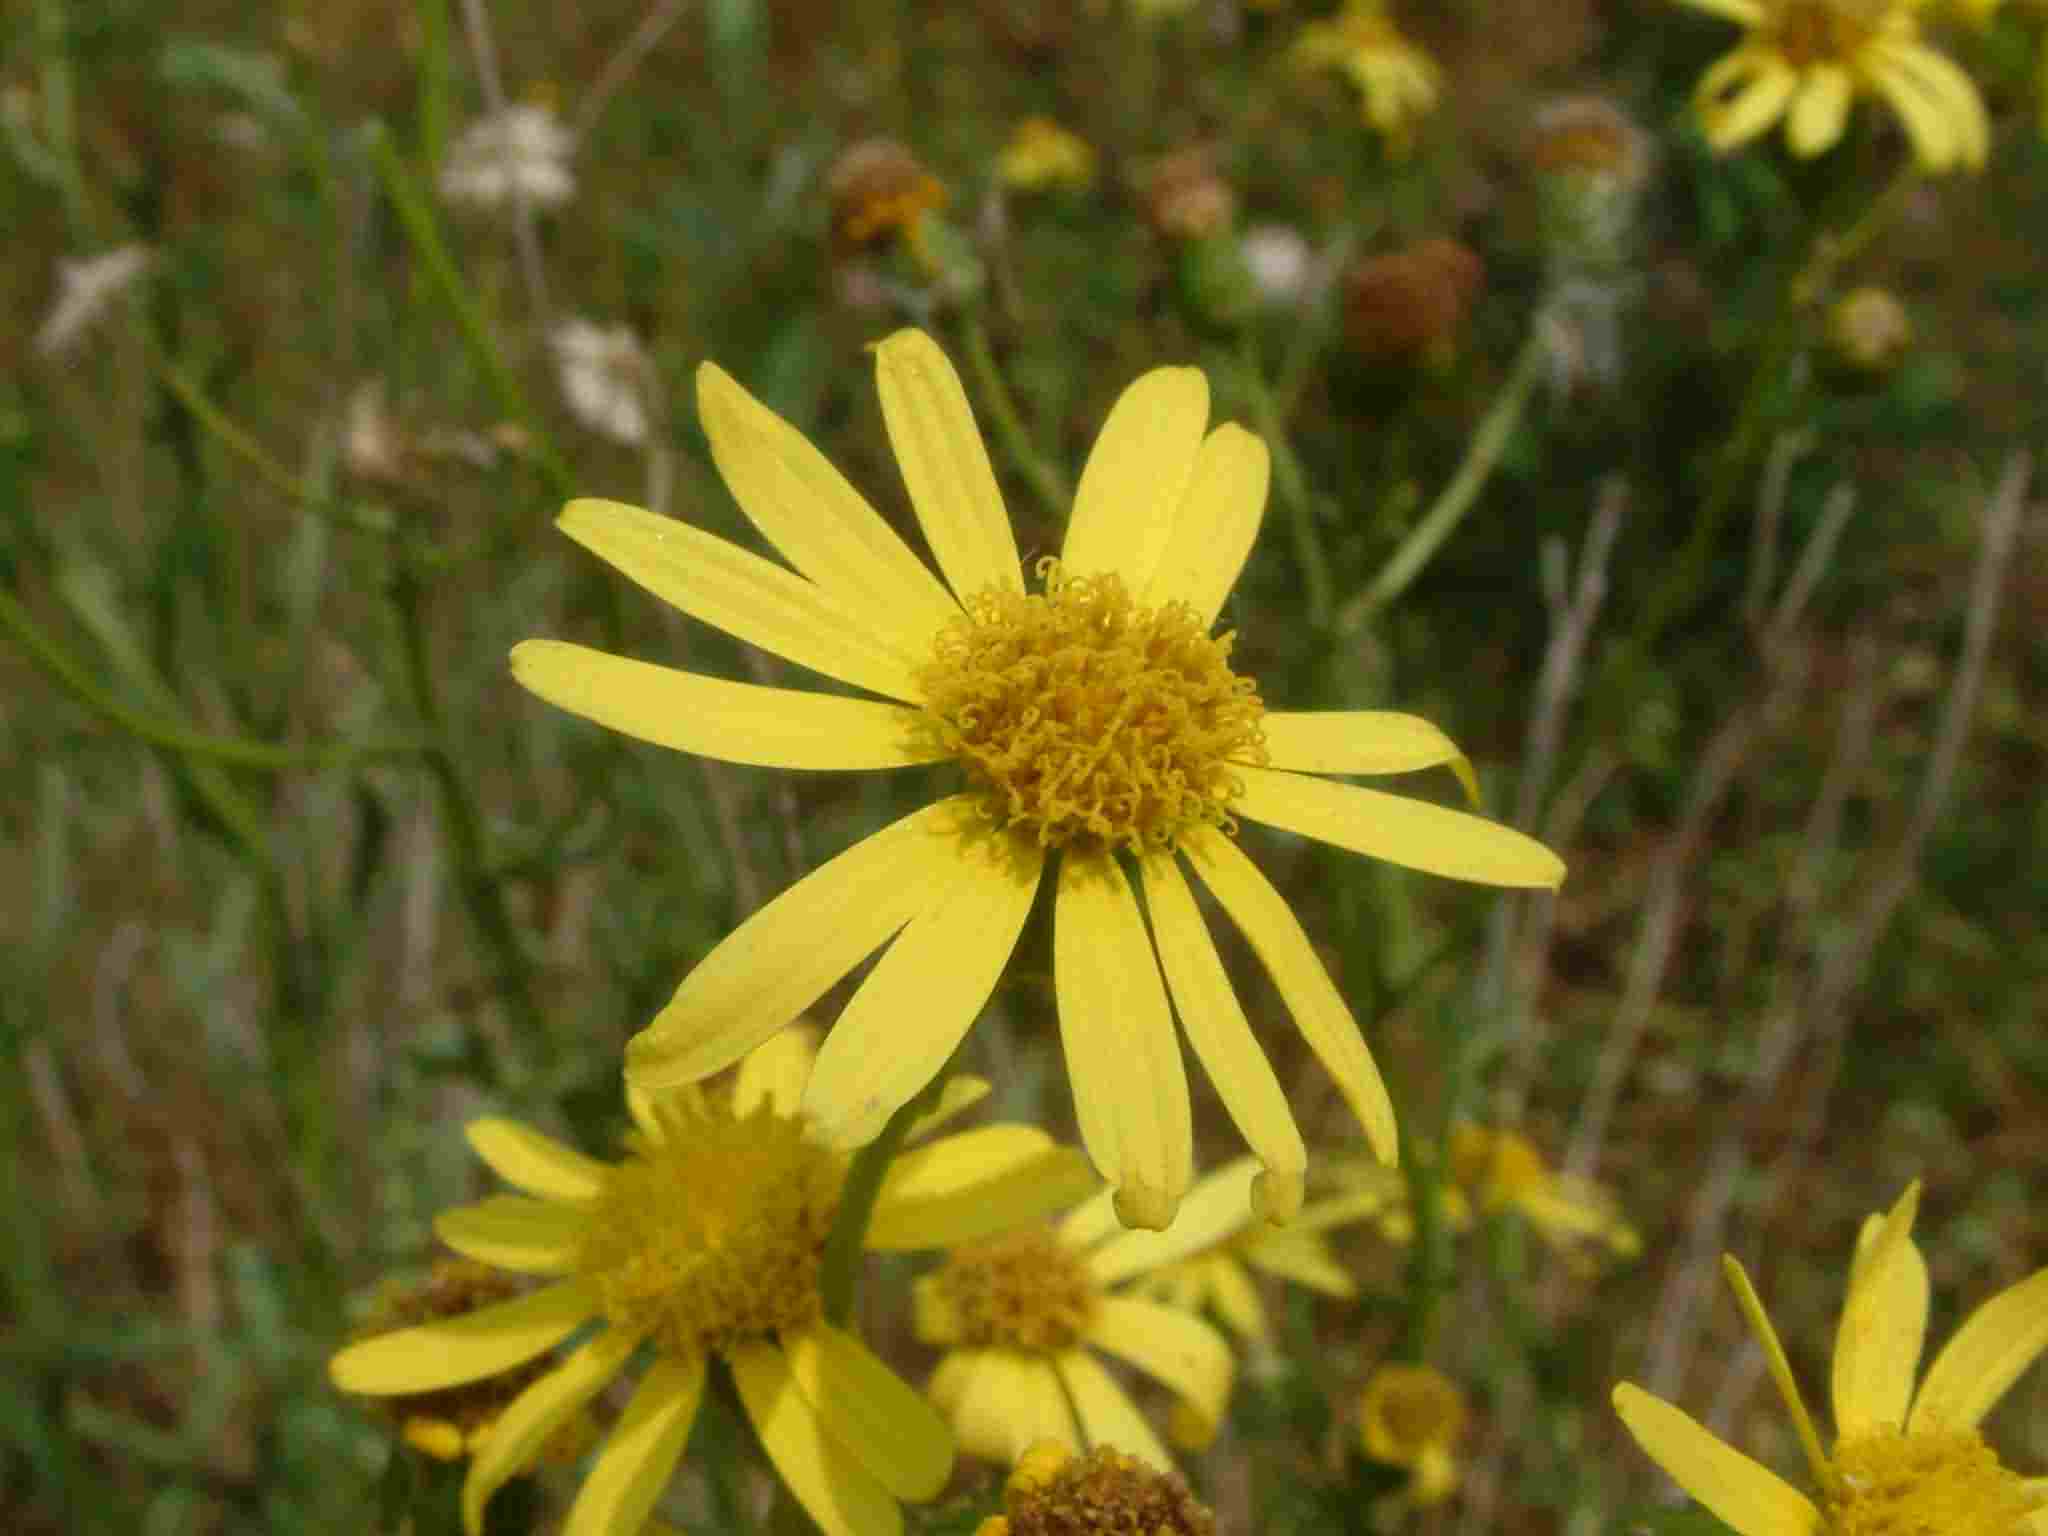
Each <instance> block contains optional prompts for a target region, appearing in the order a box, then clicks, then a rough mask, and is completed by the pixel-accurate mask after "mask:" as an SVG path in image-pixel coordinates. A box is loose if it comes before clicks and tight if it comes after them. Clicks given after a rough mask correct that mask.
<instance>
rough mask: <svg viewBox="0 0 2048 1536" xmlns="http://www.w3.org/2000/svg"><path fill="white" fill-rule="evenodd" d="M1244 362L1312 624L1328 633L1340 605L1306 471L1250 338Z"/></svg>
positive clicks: (1246, 383) (1254, 416)
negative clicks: (1285, 514) (1304, 471)
mask: <svg viewBox="0 0 2048 1536" xmlns="http://www.w3.org/2000/svg"><path fill="white" fill-rule="evenodd" d="M1241 361H1242V364H1243V367H1242V370H1241V371H1242V374H1243V378H1244V387H1245V390H1246V392H1247V393H1248V394H1249V395H1250V397H1251V409H1252V420H1253V422H1254V423H1255V424H1256V425H1257V426H1258V429H1259V436H1260V437H1262V438H1264V439H1265V441H1266V450H1267V452H1268V453H1270V454H1271V455H1272V458H1273V487H1274V489H1275V490H1277V491H1278V492H1279V493H1280V505H1281V507H1282V508H1283V509H1285V511H1286V513H1287V531H1288V533H1289V535H1290V536H1291V537H1292V538H1293V541H1294V560H1295V564H1296V565H1297V566H1299V567H1300V570H1301V582H1302V587H1303V591H1304V595H1305V597H1306V598H1307V601H1308V618H1309V623H1311V624H1312V625H1314V626H1315V627H1316V628H1317V629H1318V630H1322V629H1327V628H1328V627H1329V623H1330V614H1331V611H1332V610H1333V608H1334V607H1335V605H1336V601H1337V588H1336V583H1335V581H1334V579H1333V578H1332V577H1331V575H1330V557H1329V552H1328V551H1327V550H1325V549H1324V548H1323V531H1322V528H1321V527H1320V526H1319V525H1318V524H1317V522H1316V505H1315V498H1314V497H1313V496H1312V495H1311V494H1310V492H1309V488H1308V476H1307V475H1305V474H1304V473H1303V472H1302V468H1301V460H1300V459H1299V458H1298V457H1297V456H1296V455H1295V452H1294V443H1293V440H1292V439H1291V438H1289V437H1288V435H1287V416H1286V412H1285V410H1284V409H1283V407H1282V405H1281V399H1282V397H1281V396H1280V395H1279V393H1278V392H1277V391H1275V390H1273V389H1271V388H1268V387H1267V384H1266V376H1265V374H1264V372H1263V371H1262V370H1261V369H1260V367H1259V360H1258V357H1257V354H1256V352H1255V351H1254V348H1253V344H1252V339H1251V336H1250V334H1249V333H1247V334H1246V337H1245V342H1244V348H1243V357H1242V359H1241Z"/></svg>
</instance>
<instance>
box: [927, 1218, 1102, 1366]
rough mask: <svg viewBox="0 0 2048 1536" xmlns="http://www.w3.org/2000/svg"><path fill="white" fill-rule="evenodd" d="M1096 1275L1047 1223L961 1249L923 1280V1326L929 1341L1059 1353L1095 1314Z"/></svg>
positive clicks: (1083, 1330)
mask: <svg viewBox="0 0 2048 1536" xmlns="http://www.w3.org/2000/svg"><path fill="white" fill-rule="evenodd" d="M1097 1294H1098V1293H1097V1291H1096V1286H1095V1278H1094V1276H1092V1275H1090V1274H1089V1273H1088V1266H1087V1265H1086V1264H1085V1263H1084V1262H1083V1261H1082V1258H1081V1256H1080V1255H1079V1254H1078V1253H1075V1252H1074V1251H1073V1250H1072V1249H1070V1248H1067V1247H1065V1246H1064V1245H1063V1244H1062V1243H1061V1242H1060V1241H1059V1239H1058V1238H1056V1237H1055V1236H1054V1235H1053V1234H1052V1233H1051V1232H1049V1231H1047V1230H1046V1229H1045V1228H1043V1227H1032V1228H1026V1229H1024V1230H1023V1231H1019V1232H1012V1233H1008V1234H1006V1235H1005V1236H1002V1237H998V1238H995V1239H992V1240H991V1241H989V1242H986V1243H976V1244H973V1245H972V1246H970V1247H966V1248H960V1249H956V1250H955V1251H954V1252H953V1255H952V1257H951V1258H949V1259H948V1260H947V1262H946V1267H945V1268H944V1269H942V1270H940V1271H939V1272H938V1273H937V1274H934V1275H927V1276H925V1277H924V1278H923V1279H922V1280H920V1281H919V1282H918V1289H917V1331H918V1334H919V1336H920V1337H922V1338H923V1339H924V1341H925V1342H926V1343H928V1344H964V1345H966V1346H968V1347H969V1348H971V1349H988V1348H995V1349H1021V1350H1028V1351H1030V1352H1032V1353H1034V1354H1052V1353H1055V1352H1057V1351H1059V1350H1062V1349H1067V1348H1069V1347H1071V1346H1072V1345H1074V1344H1075V1343H1077V1342H1079V1340H1080V1338H1081V1336H1082V1335H1083V1334H1084V1333H1086V1332H1087V1331H1088V1325H1089V1323H1090V1322H1092V1321H1093V1320H1094V1317H1095V1300H1096V1296H1097Z"/></svg>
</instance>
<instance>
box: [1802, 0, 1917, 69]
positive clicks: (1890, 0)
mask: <svg viewBox="0 0 2048 1536" xmlns="http://www.w3.org/2000/svg"><path fill="white" fill-rule="evenodd" d="M1895 9H1897V5H1896V0H1791V3H1790V4H1788V5H1786V6H1785V7H1784V9H1783V11H1782V13H1781V14H1780V16H1779V18H1778V20H1777V23H1776V26H1775V27H1774V28H1773V32H1774V35H1775V37H1776V40H1777V45H1778V47H1779V49H1780V50H1781V51H1782V52H1783V53H1784V55H1785V57H1786V58H1787V59H1788V60H1789V61H1790V62H1791V64H1792V67H1793V68H1794V69H1806V68H1809V67H1811V66H1812V65H1815V64H1839V63H1842V62H1843V61H1845V60H1848V59H1853V58H1854V57H1855V56H1856V55H1857V54H1858V53H1859V52H1860V51H1861V50H1862V49H1863V47H1864V45H1865V44H1867V43H1868V42H1869V41H1870V39H1871V38H1872V36H1873V35H1875V33H1876V32H1877V29H1878V26H1879V24H1880V23H1881V22H1882V20H1883V18H1884V17H1885V15H1886V14H1887V13H1889V12H1890V11H1892V10H1895Z"/></svg>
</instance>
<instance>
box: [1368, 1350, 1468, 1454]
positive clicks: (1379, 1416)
mask: <svg viewBox="0 0 2048 1536" xmlns="http://www.w3.org/2000/svg"><path fill="white" fill-rule="evenodd" d="M1362 1413H1363V1418H1364V1421H1365V1435H1366V1446H1367V1450H1368V1451H1369V1453H1370V1454H1371V1455H1372V1457H1373V1458H1374V1459H1375V1460H1377V1461H1386V1462H1392V1463H1395V1464H1397V1465H1408V1464H1411V1463H1413V1462H1414V1461H1415V1460H1416V1459H1417V1458H1419V1457H1420V1456H1421V1455H1422V1454H1423V1452H1424V1451H1426V1450H1428V1449H1429V1448H1430V1447H1431V1446H1439V1445H1446V1444H1448V1443H1449V1442H1451V1441H1452V1440H1455V1439H1456V1438H1457V1437H1458V1435H1459V1434H1460V1432H1461V1431H1463V1429H1464V1427H1465V1399H1464V1397H1463V1396H1462V1394H1460V1393H1459V1391H1458V1388H1457V1386H1456V1384H1455V1383H1453V1382H1452V1381H1451V1380H1450V1379H1449V1378H1448V1377H1446V1376H1445V1375H1444V1374H1443V1373H1442V1372H1441V1371H1438V1370H1436V1369H1435V1368H1434V1367H1432V1366H1427V1365H1383V1366H1381V1367H1380V1368H1379V1369H1378V1370H1376V1371H1374V1372H1373V1374H1372V1377H1371V1379H1370V1380H1369V1381H1367V1383H1366V1386H1365V1399H1364V1404H1363V1410H1362Z"/></svg>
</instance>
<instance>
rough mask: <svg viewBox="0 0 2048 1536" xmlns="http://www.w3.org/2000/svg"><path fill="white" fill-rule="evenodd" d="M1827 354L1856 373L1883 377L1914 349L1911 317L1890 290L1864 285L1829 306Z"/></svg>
mask: <svg viewBox="0 0 2048 1536" xmlns="http://www.w3.org/2000/svg"><path fill="white" fill-rule="evenodd" d="M1826 336H1827V343H1828V352H1829V354H1830V355H1831V356H1832V357H1833V358H1834V360H1835V361H1836V362H1838V363H1840V364H1841V365H1842V366H1843V367H1844V368H1847V369H1849V370H1850V371H1852V372H1855V373H1884V372H1887V371H1888V370H1889V369H1890V368H1891V367H1892V365H1893V364H1895V363H1897V362H1898V360H1899V358H1900V357H1901V356H1902V355H1904V353H1905V352H1906V350H1907V349H1908V348H1910V347H1911V346H1912V345H1913V317H1912V316H1911V315H1909V314H1908V313H1907V312H1906V306H1905V305H1904V304H1902V303H1900V302H1899V298H1898V295H1897V294H1895V293H1893V292H1892V291H1891V290H1890V289H1889V288H1879V287H1876V286H1874V285H1871V284H1868V283H1866V284H1864V285H1863V286H1861V287H1858V288H1852V289H1850V290H1849V291H1848V292H1847V293H1845V294H1843V295H1842V296H1841V297H1840V298H1839V299H1837V300H1835V302H1834V303H1832V304H1830V305H1829V306H1828V314H1827V325H1826Z"/></svg>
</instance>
